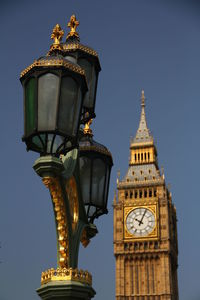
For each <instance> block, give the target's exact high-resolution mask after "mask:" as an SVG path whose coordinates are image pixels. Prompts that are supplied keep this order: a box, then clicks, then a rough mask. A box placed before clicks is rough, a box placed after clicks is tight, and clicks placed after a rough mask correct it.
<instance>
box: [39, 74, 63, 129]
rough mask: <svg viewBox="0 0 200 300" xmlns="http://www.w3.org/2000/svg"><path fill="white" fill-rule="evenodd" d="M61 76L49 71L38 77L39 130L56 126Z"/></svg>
mask: <svg viewBox="0 0 200 300" xmlns="http://www.w3.org/2000/svg"><path fill="white" fill-rule="evenodd" d="M58 89H59V77H58V76H56V75H54V74H52V73H47V74H45V75H42V76H40V77H39V79H38V130H39V131H43V130H44V131H48V130H55V128H56V114H57V101H58V91H59V90H58Z"/></svg>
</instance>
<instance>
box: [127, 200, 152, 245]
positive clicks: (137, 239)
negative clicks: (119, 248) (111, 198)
mask: <svg viewBox="0 0 200 300" xmlns="http://www.w3.org/2000/svg"><path fill="white" fill-rule="evenodd" d="M136 208H145V209H148V210H150V211H151V212H152V213H153V214H154V217H155V226H154V229H153V230H152V232H150V233H149V234H147V235H146V236H141V237H140V236H135V235H134V234H131V233H130V232H129V231H128V229H127V227H126V219H127V217H128V215H129V213H130V212H131V211H133V210H135V209H136ZM124 239H125V240H131V241H143V240H146V239H148V240H149V239H150V240H157V239H158V208H157V204H149V205H134V206H133V205H131V206H125V207H124Z"/></svg>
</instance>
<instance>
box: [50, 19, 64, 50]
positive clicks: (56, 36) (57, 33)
mask: <svg viewBox="0 0 200 300" xmlns="http://www.w3.org/2000/svg"><path fill="white" fill-rule="evenodd" d="M63 35H64V31H63V30H62V28H61V27H60V25H59V24H56V26H55V27H54V29H53V32H52V34H51V39H52V40H54V43H53V44H52V45H51V47H50V51H49V53H48V54H51V53H52V52H54V51H55V50H58V51H62V45H61V43H60V42H61V41H62V37H63Z"/></svg>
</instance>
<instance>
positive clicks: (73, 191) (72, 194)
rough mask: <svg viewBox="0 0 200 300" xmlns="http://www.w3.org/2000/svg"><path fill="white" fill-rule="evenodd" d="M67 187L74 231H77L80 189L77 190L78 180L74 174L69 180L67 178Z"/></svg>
mask: <svg viewBox="0 0 200 300" xmlns="http://www.w3.org/2000/svg"><path fill="white" fill-rule="evenodd" d="M65 187H66V192H67V196H68V200H69V208H70V215H71V224H72V231H75V230H76V226H77V223H78V217H79V202H78V191H77V186H76V181H75V178H74V177H73V176H72V177H71V178H70V179H69V180H67V183H66V186H65Z"/></svg>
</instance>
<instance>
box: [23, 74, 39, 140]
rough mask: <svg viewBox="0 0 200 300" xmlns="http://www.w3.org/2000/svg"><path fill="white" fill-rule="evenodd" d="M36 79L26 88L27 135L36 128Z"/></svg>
mask: <svg viewBox="0 0 200 300" xmlns="http://www.w3.org/2000/svg"><path fill="white" fill-rule="evenodd" d="M36 97H37V91H36V78H31V79H29V81H28V83H27V84H26V86H25V135H26V136H27V135H29V134H30V133H32V132H33V130H34V128H35V119H36V101H37V99H36Z"/></svg>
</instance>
